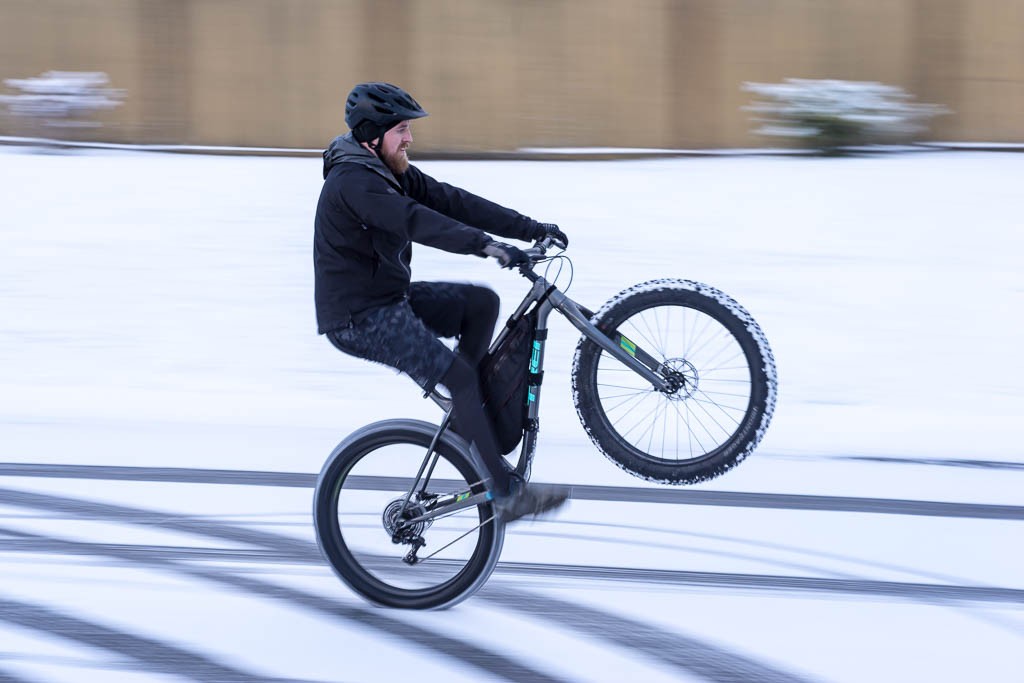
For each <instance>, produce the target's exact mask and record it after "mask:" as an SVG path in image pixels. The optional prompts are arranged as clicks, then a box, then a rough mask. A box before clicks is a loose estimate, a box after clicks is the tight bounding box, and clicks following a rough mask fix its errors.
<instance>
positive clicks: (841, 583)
mask: <svg viewBox="0 0 1024 683" xmlns="http://www.w3.org/2000/svg"><path fill="white" fill-rule="evenodd" d="M0 503H5V504H11V505H18V506H23V507H28V508H32V509H37V510H46V511H59V512H63V513H67V514H72V515H75V516H77V517H81V518H87V519H95V520H101V521H114V522H121V523H128V524H133V525H139V526H155V527H160V528H163V529H167V530H171V531H178V532H185V533H190V534H197V535H200V536H204V537H212V538H217V539H220V540H224V541H231V542H235V543H243V544H246V545H250V546H256V548H262V550H258V549H207V548H192V549H188V550H182V549H172V550H170V551H168V550H167V549H166V548H164V549H163V550H161V551H160V552H173V553H186V554H187V555H188V557H181V556H180V555H179V557H178V558H177V559H195V560H204V559H205V560H222V559H227V560H241V561H249V562H253V561H258V562H271V563H296V564H312V565H318V566H319V565H324V564H325V560H324V559H323V557H322V555H321V554H320V551H319V549H318V548H317V547H316V545H315V544H313V543H310V542H308V541H303V540H300V539H295V538H290V537H288V536H282V535H280V534H275V533H271V532H266V531H260V530H256V529H249V528H245V527H240V526H235V525H231V524H224V523H221V522H216V521H213V520H209V519H206V518H203V517H197V516H186V515H170V514H166V513H160V512H154V511H151V510H145V509H141V508H134V507H126V506H121V505H113V504H111V503H99V502H94V501H86V500H81V499H75V498H68V497H64V496H54V495H50V494H42V493H32V492H27V491H17V490H13V489H3V488H0ZM0 533H3V529H0ZM17 543H18V541H3V540H0V547H4V546H7V547H9V548H11V549H16V546H17ZM110 547H111V548H112V549H114V550H116V551H118V552H126V553H127V552H134V551H135V549H136V548H138V546H110ZM143 548H146V547H145V546H144V547H143ZM154 552H156V551H154ZM435 562H436V561H435ZM512 573H514V574H520V575H522V574H529V575H532V576H550V577H553V578H577V579H602V580H617V581H633V582H652V583H671V584H677V585H695V586H699V585H704V586H718V587H735V588H754V589H766V590H790V591H808V592H833V593H850V594H879V595H888V596H892V597H900V598H910V599H917V600H926V601H934V600H958V601H968V602H970V601H977V602H1005V603H1018V604H1020V603H1024V590H1021V589H1013V588H1000V587H989V586H956V585H944V584H931V583H902V582H890V581H872V580H855V579H830V578H817V577H800V576H779V575H766V574H730V573H718V572H687V571H678V570H656V569H632V568H622V567H593V566H573V565H549V564H534V563H508V562H499V563H498V568H497V570H496V574H498V575H501V574H512Z"/></svg>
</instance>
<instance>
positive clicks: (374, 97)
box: [313, 82, 569, 522]
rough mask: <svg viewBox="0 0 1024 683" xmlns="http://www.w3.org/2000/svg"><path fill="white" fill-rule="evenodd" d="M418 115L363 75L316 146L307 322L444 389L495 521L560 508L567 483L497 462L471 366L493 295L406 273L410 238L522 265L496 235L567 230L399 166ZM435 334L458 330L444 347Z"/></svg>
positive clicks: (487, 326)
mask: <svg viewBox="0 0 1024 683" xmlns="http://www.w3.org/2000/svg"><path fill="white" fill-rule="evenodd" d="M424 116H427V112H425V111H424V110H423V108H422V107H420V105H419V104H418V103H417V102H416V100H414V99H413V98H412V97H411V96H410V95H409V94H408V93H406V92H405V91H404V90H402V89H401V88H399V87H397V86H394V85H391V84H388V83H379V82H373V83H361V84H359V85H357V86H355V87H354V88H353V89H352V92H351V93H349V96H348V99H347V101H346V104H345V123H346V124H347V125H348V127H349V129H350V130H351V132H349V133H347V134H345V135H341V136H339V137H337V138H335V139H334V141H333V142H331V144H330V146H329V147H328V148H327V149H326V150H325V151H324V155H323V156H324V170H323V173H324V185H323V189H322V190H321V193H320V200H319V202H318V204H317V209H316V219H315V233H314V243H313V265H314V271H315V277H316V285H315V287H316V292H315V298H316V314H317V327H318V331H319V333H320V334H324V335H326V336H327V338H328V339H329V340H330V342H331V343H332V344H333V345H334V346H335V347H336V348H338V349H339V350H341V351H343V352H344V353H347V354H350V355H353V356H357V357H359V358H364V359H367V360H371V361H375V362H378V363H383V364H385V365H388V366H391V367H393V368H396V369H398V370H399V371H401V372H404V373H406V374H407V375H409V376H410V377H411V378H412V379H413V380H414V381H415V382H416V383H417V384H419V385H420V386H421V387H423V388H424V389H426V390H431V389H433V388H434V386H436V385H438V384H440V385H443V386H445V387H447V388H448V390H449V392H450V393H451V396H452V404H453V408H454V411H453V420H454V429H455V431H456V432H457V433H459V434H460V435H461V436H463V437H464V438H465V439H466V440H467V441H468V442H469V443H470V444H471V445H472V447H473V448H474V449H475V450H476V452H477V453H478V455H479V457H480V460H481V462H482V463H483V464H484V466H485V467H486V468H487V471H488V473H489V475H490V477H491V479H492V481H493V486H492V487H491V490H492V491H493V492H494V501H495V507H496V510H497V513H498V514H499V516H500V517H501V518H502V519H503V520H504V521H505V522H511V521H513V520H515V519H519V518H521V517H523V516H527V515H537V514H540V513H542V512H546V511H549V510H552V509H554V508H556V507H558V506H560V505H562V504H563V503H564V502H565V500H566V498H567V495H568V490H567V489H565V488H561V487H551V486H535V485H530V486H528V485H526V483H525V482H524V481H523V479H522V477H521V476H520V475H518V474H517V473H516V472H514V471H513V470H512V469H511V468H509V467H508V465H507V464H506V463H505V460H504V458H502V456H501V453H500V452H499V448H498V445H497V443H496V441H495V436H494V431H493V427H492V426H491V423H490V420H489V419H488V417H487V416H486V414H485V412H484V409H483V406H482V403H483V401H482V398H481V394H480V383H479V382H480V380H479V376H478V373H477V365H478V363H479V362H480V359H481V358H483V356H484V354H485V353H486V352H487V349H488V346H489V343H490V340H491V336H492V335H493V333H494V324H495V321H496V320H497V316H498V307H499V300H498V297H497V295H496V294H495V293H494V292H493V291H492V290H491V289H489V288H487V287H481V286H478V285H470V284H459V283H453V282H412V281H411V270H410V263H411V259H412V242H418V243H420V244H425V245H427V246H431V247H435V248H437V249H442V250H444V251H449V252H452V253H456V254H473V255H476V256H492V257H494V258H496V259H497V260H498V262H499V263H500V264H501V266H502V267H505V268H513V267H515V266H518V265H521V264H524V263H529V259H528V257H527V255H526V254H525V253H524V252H523V251H522V250H520V249H519V248H517V247H515V246H513V245H510V244H505V243H502V242H498V241H495V240H494V239H493V238H492V237H491V236H490V235H488V234H487V232H484V230H483V229H481V228H480V227H477V226H484V227H486V229H487V231H488V232H490V233H494V234H496V235H499V236H501V237H506V238H511V239H518V240H523V241H533V240H537V239H541V238H544V237H549V238H551V239H552V240H553V241H554V242H555V243H558V244H560V245H561V246H562V247H565V246H567V245H568V241H569V240H568V238H567V237H566V235H565V233H564V232H562V231H561V230H560V229H559V228H558V226H557V225H554V224H552V223H539V222H537V221H535V220H533V219H532V218H528V217H526V216H523V215H522V214H519V213H517V212H515V211H513V210H511V209H507V208H504V207H502V206H499V205H497V204H494V203H493V202H490V201H488V200H486V199H483V198H482V197H478V196H476V195H474V194H472V193H470V192H467V191H465V190H463V189H460V188H457V187H454V186H452V185H448V184H446V183H441V182H438V181H436V180H434V179H433V178H431V177H430V176H428V175H426V174H425V173H423V172H422V171H420V170H419V169H418V168H416V167H415V166H412V165H411V164H409V159H408V154H407V150H408V147H409V145H410V144H412V140H413V138H412V130H411V121H412V120H414V119H418V118H422V117H424ZM438 337H447V338H458V346H457V348H456V350H455V351H452V350H451V349H449V348H448V347H447V346H445V344H444V343H442V342H441V341H440V339H438Z"/></svg>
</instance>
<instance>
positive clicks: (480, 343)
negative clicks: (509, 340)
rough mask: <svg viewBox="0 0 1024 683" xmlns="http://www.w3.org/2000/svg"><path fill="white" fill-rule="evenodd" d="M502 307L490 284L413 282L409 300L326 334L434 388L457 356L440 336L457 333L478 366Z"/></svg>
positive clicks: (350, 350) (461, 347) (339, 345)
mask: <svg viewBox="0 0 1024 683" xmlns="http://www.w3.org/2000/svg"><path fill="white" fill-rule="evenodd" d="M498 305H499V300H498V295H497V294H495V293H494V292H493V291H492V290H490V289H488V288H487V287H481V286H478V285H470V284H460V283H454V282H414V283H412V285H411V286H410V288H409V296H408V298H407V299H403V300H402V301H399V302H397V303H394V304H390V305H387V306H381V307H379V308H377V309H375V310H374V311H372V312H371V313H370V314H369V315H368V316H366V317H365V318H364V319H362V320H361V321H359V322H358V323H354V324H352V325H350V326H349V327H343V328H341V329H339V330H335V331H333V332H328V333H327V338H328V339H330V341H331V343H332V344H334V346H335V347H337V348H338V349H339V350H341V351H344V352H345V353H347V354H350V355H353V356H357V357H359V358H365V359H366V360H371V361H375V362H377V363H383V364H384V365H388V366H391V367H393V368H395V369H397V370H399V371H401V372H404V373H405V374H407V375H409V377H411V378H412V379H413V381H415V382H416V383H417V384H419V385H420V386H421V387H423V388H424V389H427V390H429V389H432V388H433V387H434V385H435V384H437V383H438V382H439V381H440V380H441V378H442V377H444V374H445V373H446V372H448V368H450V367H451V365H452V361H453V360H454V358H455V354H454V353H453V352H452V350H451V349H449V348H448V347H447V346H445V345H444V344H443V343H442V342H441V341H440V339H438V337H447V338H456V337H457V338H458V339H459V346H458V351H459V353H460V354H462V355H463V356H464V357H465V358H466V360H467V361H468V362H469V363H470V365H472V366H473V367H476V364H477V363H479V362H480V359H481V358H483V356H484V354H485V353H486V352H487V347H488V345H489V344H490V341H491V335H492V334H493V332H494V323H495V320H497V317H498Z"/></svg>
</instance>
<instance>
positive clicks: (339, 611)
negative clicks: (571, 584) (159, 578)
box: [0, 489, 799, 681]
mask: <svg viewBox="0 0 1024 683" xmlns="http://www.w3.org/2000/svg"><path fill="white" fill-rule="evenodd" d="M0 502H3V503H12V502H13V503H15V504H22V505H27V506H29V507H35V508H37V509H38V508H39V507H43V508H44V509H46V508H48V507H50V506H53V505H57V506H59V507H60V508H61V509H63V510H74V511H78V512H79V513H82V514H86V515H89V516H91V517H92V518H94V519H95V518H99V519H105V518H108V517H107V516H108V515H110V516H113V517H114V519H115V520H116V521H121V522H129V523H135V524H142V525H147V524H153V525H157V526H162V527H164V528H172V529H176V530H180V529H178V527H179V524H178V523H177V522H176V518H173V517H168V516H167V515H160V514H156V513H152V512H151V511H147V510H140V509H137V508H127V507H122V506H115V505H110V504H107V503H92V502H89V501H83V500H77V499H68V498H62V497H58V496H51V495H46V494H36V493H28V492H23V491H13V490H10V489H0ZM185 519H186V521H187V522H188V524H187V525H186V528H187V529H188V530H189V531H190V532H191V533H202V531H201V530H202V528H203V526H202V524H201V523H202V521H203V520H201V519H197V518H185ZM197 522H198V523H199V524H197ZM211 528H212V530H213V531H214V533H213V534H211V535H214V536H215V537H217V538H222V539H223V538H225V537H230V536H231V534H232V533H233V531H235V530H237V531H239V532H242V533H240V534H239V535H240V536H242V537H244V538H245V539H247V540H246V541H244V542H246V543H252V542H253V539H254V538H255V537H261V538H263V539H264V540H265V543H264V547H265V548H268V549H270V550H275V551H276V550H279V548H278V547H277V541H278V540H281V541H284V542H285V543H284V546H285V547H286V548H287V549H288V550H289V551H290V550H291V549H292V548H294V547H295V545H296V544H301V545H304V546H305V547H306V548H307V552H312V551H313V550H316V548H315V546H313V545H312V544H309V543H306V542H302V541H296V540H294V539H291V538H287V537H282V536H279V535H277V534H272V533H268V532H258V531H253V530H250V529H236V528H235V527H232V526H230V525H226V524H220V523H217V524H213V525H211ZM5 531H6V532H7V533H8V534H9V535H10V532H9V531H7V530H4V529H2V528H0V533H3V532H5ZM13 535H16V536H20V537H22V538H32V537H33V535H32V534H22V533H20V532H15V533H14V534H13ZM37 538H43V537H38V536H37ZM48 540H50V541H52V542H55V543H58V544H60V546H61V547H63V548H65V549H66V552H72V554H95V552H93V553H90V552H89V551H90V550H92V549H93V546H91V545H90V544H82V543H77V542H70V541H61V540H59V539H48ZM236 540H237V539H236ZM75 550H77V551H78V552H74V551H75ZM95 550H96V551H102V554H105V555H107V556H114V557H118V558H119V559H123V560H128V561H137V562H138V561H141V562H148V563H151V564H154V565H157V566H163V567H166V568H168V569H172V570H174V571H179V572H183V573H187V574H191V575H194V576H198V577H201V578H206V579H208V580H211V581H218V582H221V583H224V584H227V585H231V586H233V587H235V588H238V589H240V590H243V591H249V592H252V593H257V594H261V595H264V596H266V597H274V598H279V599H282V600H286V601H288V602H291V603H294V604H299V605H302V606H304V607H306V608H308V609H313V610H317V611H321V612H324V611H326V612H328V613H329V614H332V615H333V616H336V617H341V618H343V619H348V620H352V621H357V622H359V623H366V622H367V620H368V619H372V620H377V623H376V624H375V627H376V628H378V629H379V630H381V631H382V632H384V633H388V634H392V633H396V632H398V633H406V632H409V631H410V629H411V631H412V633H413V634H414V635H415V636H418V637H419V638H420V639H425V640H417V638H416V637H414V635H410V636H409V637H410V638H411V639H413V640H417V642H420V644H423V645H425V646H428V647H431V648H433V649H435V650H436V651H438V652H441V653H444V654H448V655H450V656H453V657H456V658H462V659H464V661H466V662H467V663H470V664H473V665H475V666H479V667H494V668H496V669H497V670H496V671H492V672H493V673H495V674H496V675H499V676H502V677H504V678H508V679H509V680H530V681H544V680H556V679H553V678H550V677H548V676H546V675H542V674H541V673H540V672H534V673H531V674H530V675H528V676H525V677H524V675H523V672H519V671H511V670H512V669H515V668H516V667H521V665H519V664H517V663H516V662H513V661H512V660H510V659H509V658H507V657H505V656H504V655H501V654H499V653H494V652H491V651H486V650H483V649H482V648H479V647H478V646H476V645H473V644H471V643H467V642H465V641H456V640H454V639H449V638H447V637H444V636H439V635H438V634H434V633H432V632H430V631H427V630H426V629H417V628H416V627H413V626H411V625H409V624H407V623H405V622H402V621H399V620H396V619H391V618H388V617H385V616H384V615H383V613H382V612H381V611H380V610H366V609H361V608H356V607H351V606H348V605H344V604H341V603H337V602H333V601H330V600H327V599H324V598H322V597H320V596H316V595H312V594H308V593H303V592H301V591H297V590H294V589H290V588H285V587H283V586H278V585H276V584H269V583H265V582H261V581H258V580H256V579H252V578H249V577H245V576H240V575H238V574H231V573H227V572H224V571H222V570H219V569H214V568H204V567H200V566H196V565H192V564H186V563H183V562H180V561H175V560H168V559H166V558H162V557H160V556H159V555H158V554H155V553H149V554H146V555H145V556H144V557H140V556H139V554H138V553H137V551H134V550H132V551H127V550H125V549H123V548H121V549H114V548H110V547H107V548H102V547H100V548H95ZM55 552H59V551H58V550H55ZM289 555H291V556H294V555H292V553H290V552H289ZM296 555H297V554H296ZM321 562H322V560H321ZM486 588H487V587H485V590H486ZM517 593H521V594H522V596H524V598H527V597H529V598H531V602H530V604H531V605H534V606H537V605H540V604H542V603H543V602H545V600H546V599H545V598H541V597H539V596H537V597H533V596H531V595H530V594H529V593H526V592H522V591H517ZM496 595H498V596H502V595H505V596H507V595H508V591H507V590H506V591H505V592H504V593H501V592H499V593H496ZM565 604H566V605H571V604H572V603H565ZM505 606H507V605H505ZM572 614H573V615H575V618H579V619H586V620H587V622H588V624H591V623H594V622H595V620H597V622H596V623H601V619H602V618H603V616H602V615H605V616H607V619H608V624H609V628H621V627H623V624H624V622H623V620H621V619H620V618H618V617H615V616H613V615H611V614H606V613H605V612H602V611H600V610H597V609H594V608H590V607H582V606H579V609H578V610H577V611H574V612H572ZM533 616H534V617H535V618H541V619H545V620H548V621H552V620H553V619H552V615H551V614H550V613H548V612H547V611H544V610H541V611H539V612H537V613H535V614H533ZM565 618H566V617H561V618H560V620H559V621H560V623H563V625H564V619H565ZM589 628H590V627H589V626H588V625H583V624H578V625H577V626H576V630H577V631H581V632H584V633H589ZM396 629H402V630H396ZM430 638H440V639H441V642H439V643H437V642H430ZM676 639H677V636H675V635H674V634H662V635H661V636H659V637H658V638H657V639H653V638H652V637H647V638H645V639H644V640H643V641H642V643H641V644H638V645H634V644H633V643H632V642H631V641H625V642H627V645H626V647H627V648H632V649H636V650H638V651H640V652H643V653H644V654H648V655H649V654H650V652H649V651H648V650H649V649H651V650H653V649H654V648H655V644H656V646H657V647H677V648H678V649H679V650H681V651H690V650H693V649H694V648H695V647H697V646H700V647H704V648H705V649H707V650H709V651H710V650H712V649H714V650H715V652H716V653H717V654H716V657H718V658H719V659H720V661H719V663H718V665H717V667H718V668H716V669H714V671H715V672H721V671H728V672H731V673H730V675H731V676H732V677H731V678H711V679H709V680H714V681H718V680H730V681H763V680H768V681H797V680H799V679H797V678H792V677H790V678H763V677H760V676H754V677H746V674H747V672H749V671H750V670H751V666H753V664H755V663H752V660H748V659H746V658H744V657H741V656H739V655H733V654H731V653H729V652H727V651H725V650H720V649H715V648H713V646H711V645H710V644H706V643H701V642H700V641H696V640H694V639H690V638H686V637H683V636H678V642H675V640H676ZM449 641H450V642H451V643H453V644H454V645H452V644H449ZM673 642H675V645H673V644H672V643H673ZM652 643H655V644H652ZM733 660H735V661H733ZM662 661H663V662H664V663H666V664H670V665H672V666H675V667H676V668H679V669H680V670H683V671H686V672H688V673H694V669H693V668H691V667H690V666H688V665H687V662H686V661H685V659H664V658H662ZM757 666H760V665H757ZM765 672H768V673H772V672H773V670H769V669H768V668H767V667H764V671H762V672H761V673H765ZM507 674H511V675H507ZM701 675H704V674H703V673H701ZM772 675H774V673H772ZM779 675H780V676H782V675H783V674H781V673H779Z"/></svg>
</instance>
